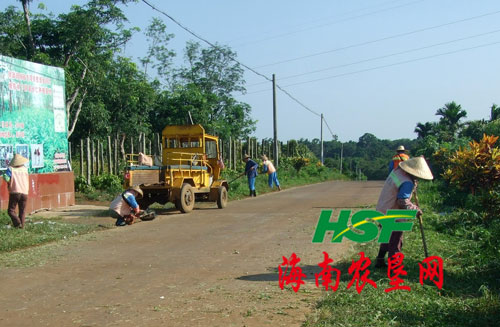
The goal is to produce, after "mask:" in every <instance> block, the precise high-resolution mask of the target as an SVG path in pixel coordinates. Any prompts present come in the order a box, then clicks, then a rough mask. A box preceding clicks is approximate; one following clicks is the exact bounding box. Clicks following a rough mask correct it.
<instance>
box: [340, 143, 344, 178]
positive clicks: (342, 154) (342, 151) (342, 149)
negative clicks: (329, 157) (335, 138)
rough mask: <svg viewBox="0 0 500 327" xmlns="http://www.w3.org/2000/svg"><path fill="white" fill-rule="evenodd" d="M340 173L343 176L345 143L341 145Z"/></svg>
mask: <svg viewBox="0 0 500 327" xmlns="http://www.w3.org/2000/svg"><path fill="white" fill-rule="evenodd" d="M340 144H341V146H340V173H341V174H342V159H344V143H340Z"/></svg>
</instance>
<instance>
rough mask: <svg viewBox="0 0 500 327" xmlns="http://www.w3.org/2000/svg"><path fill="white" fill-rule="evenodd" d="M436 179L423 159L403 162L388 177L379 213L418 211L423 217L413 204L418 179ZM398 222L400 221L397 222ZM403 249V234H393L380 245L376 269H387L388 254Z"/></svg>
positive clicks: (381, 195) (383, 189) (390, 255)
mask: <svg viewBox="0 0 500 327" xmlns="http://www.w3.org/2000/svg"><path fill="white" fill-rule="evenodd" d="M433 178H434V177H433V175H432V172H431V170H430V168H429V166H428V164H427V162H426V161H425V159H424V158H423V157H416V158H412V159H408V160H406V161H403V162H401V164H400V165H399V166H398V167H397V168H396V169H394V170H393V171H392V172H391V173H390V174H389V177H387V179H386V181H385V184H384V187H383V188H382V192H380V197H379V199H378V203H377V208H376V210H377V211H378V212H381V213H383V214H384V215H385V214H386V213H387V210H389V209H406V210H417V217H420V216H422V211H421V210H420V208H419V207H418V206H417V205H416V204H414V203H412V202H411V197H412V194H413V192H414V189H415V188H416V186H417V179H426V180H432V179H433ZM396 221H398V220H396ZM402 247H403V232H402V231H398V232H392V234H391V238H390V240H389V243H382V244H380V248H379V253H378V255H377V260H376V264H375V267H377V268H381V267H387V264H386V263H385V256H386V254H388V255H389V258H390V257H392V256H393V255H394V254H396V253H398V252H401V249H402Z"/></svg>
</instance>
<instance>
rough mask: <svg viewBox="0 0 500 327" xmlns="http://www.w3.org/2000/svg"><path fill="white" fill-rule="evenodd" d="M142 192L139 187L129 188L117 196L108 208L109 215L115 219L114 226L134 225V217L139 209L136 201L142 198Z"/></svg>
mask: <svg viewBox="0 0 500 327" xmlns="http://www.w3.org/2000/svg"><path fill="white" fill-rule="evenodd" d="M142 195H143V193H142V190H141V188H140V187H139V186H134V187H131V188H129V189H127V190H125V192H123V193H122V194H120V195H118V196H117V197H116V198H115V199H114V200H113V202H111V205H110V206H109V214H110V216H111V217H113V218H116V224H115V225H116V226H125V225H127V224H128V225H131V224H133V223H134V220H135V218H136V217H135V215H137V214H139V212H140V210H141V209H140V208H139V204H138V203H137V199H140V198H142Z"/></svg>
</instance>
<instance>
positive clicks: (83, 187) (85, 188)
mask: <svg viewBox="0 0 500 327" xmlns="http://www.w3.org/2000/svg"><path fill="white" fill-rule="evenodd" d="M75 191H77V192H80V193H88V192H92V191H94V188H93V187H92V186H91V185H88V184H87V180H86V179H85V177H83V176H77V177H76V178H75Z"/></svg>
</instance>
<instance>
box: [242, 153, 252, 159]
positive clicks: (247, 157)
mask: <svg viewBox="0 0 500 327" xmlns="http://www.w3.org/2000/svg"><path fill="white" fill-rule="evenodd" d="M250 158H251V157H250V156H249V155H248V153H245V154H244V155H243V159H250Z"/></svg>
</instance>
